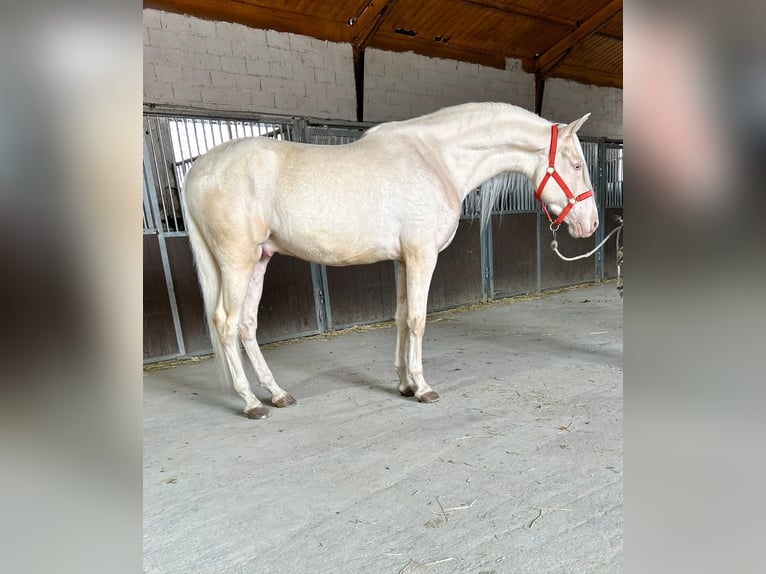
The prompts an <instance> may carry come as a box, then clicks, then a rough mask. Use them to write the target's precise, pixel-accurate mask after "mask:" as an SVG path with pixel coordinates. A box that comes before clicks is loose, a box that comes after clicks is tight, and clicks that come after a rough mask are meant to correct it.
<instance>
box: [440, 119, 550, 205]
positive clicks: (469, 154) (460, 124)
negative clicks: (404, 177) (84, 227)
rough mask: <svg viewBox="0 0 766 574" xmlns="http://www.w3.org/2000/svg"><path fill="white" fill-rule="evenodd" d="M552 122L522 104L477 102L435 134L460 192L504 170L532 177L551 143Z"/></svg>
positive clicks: (472, 187) (469, 190)
mask: <svg viewBox="0 0 766 574" xmlns="http://www.w3.org/2000/svg"><path fill="white" fill-rule="evenodd" d="M550 125H551V124H550V122H548V121H547V120H544V119H543V118H540V117H539V116H535V115H532V114H530V113H528V112H525V111H524V110H521V109H518V108H512V107H510V106H509V107H508V108H505V107H504V106H493V105H488V106H486V108H484V107H482V106H477V107H476V109H474V110H471V112H470V113H466V114H465V115H461V116H460V117H456V118H455V119H454V120H453V121H451V122H450V121H447V122H445V123H444V124H443V125H441V126H438V127H434V129H433V130H432V134H431V137H433V138H434V139H435V140H436V141H437V146H438V148H439V149H441V150H442V151H443V153H444V161H443V165H444V166H445V168H446V169H448V170H449V171H450V179H451V180H452V181H453V182H454V185H455V188H456V190H458V192H459V193H460V194H461V195H462V197H461V198H460V199H461V201H462V200H463V199H464V198H465V196H466V195H468V193H470V192H471V191H472V190H474V189H476V188H477V187H478V186H479V185H481V184H482V183H484V182H485V181H487V180H488V179H491V178H492V177H494V176H496V175H498V174H500V173H502V172H504V171H512V172H519V173H522V174H524V175H526V176H527V177H529V178H530V179H532V180H534V171H535V168H536V167H537V165H538V163H539V157H540V154H545V153H546V151H543V150H547V148H548V145H549V144H550Z"/></svg>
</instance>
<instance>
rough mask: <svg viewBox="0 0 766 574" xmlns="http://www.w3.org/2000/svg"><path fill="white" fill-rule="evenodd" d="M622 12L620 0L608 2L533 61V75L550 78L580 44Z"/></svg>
mask: <svg viewBox="0 0 766 574" xmlns="http://www.w3.org/2000/svg"><path fill="white" fill-rule="evenodd" d="M621 10H622V0H610V2H608V3H607V4H605V5H604V6H603V7H602V8H600V9H599V10H598V11H597V12H596V13H595V14H593V16H591V17H590V18H588V19H586V20H584V21H583V22H582V23H581V24H580V25H579V26H578V27H577V28H575V29H574V30H572V31H571V32H570V33H569V34H567V35H566V36H564V37H563V38H562V39H561V40H559V41H558V42H556V43H555V44H554V45H553V46H552V47H551V48H549V49H548V50H546V51H545V52H543V53H542V54H540V56H539V57H538V58H536V59H535V61H534V73H535V74H539V75H541V76H542V77H543V78H547V77H548V76H550V75H551V74H552V73H553V71H554V70H555V69H556V67H557V66H558V65H559V64H561V62H562V61H563V60H564V58H566V57H567V55H569V53H570V52H571V51H572V50H573V49H574V48H575V47H577V45H578V44H580V42H582V41H583V40H585V39H586V38H588V37H589V36H591V35H593V34H595V33H596V32H598V30H599V28H601V27H602V26H603V25H604V24H606V23H607V22H608V21H609V20H611V19H612V18H613V17H614V16H615V15H616V14H618V13H619V12H620V11H621Z"/></svg>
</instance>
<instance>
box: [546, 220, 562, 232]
mask: <svg viewBox="0 0 766 574" xmlns="http://www.w3.org/2000/svg"><path fill="white" fill-rule="evenodd" d="M559 227H561V224H560V223H556V222H555V221H551V224H550V226H549V227H548V229H550V230H551V231H553V233H556V232H557V231H558V230H559Z"/></svg>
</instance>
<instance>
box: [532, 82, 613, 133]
mask: <svg viewBox="0 0 766 574" xmlns="http://www.w3.org/2000/svg"><path fill="white" fill-rule="evenodd" d="M588 112H590V114H591V116H590V118H589V119H588V121H587V122H585V124H583V126H582V128H580V131H579V133H580V135H587V136H596V137H601V136H606V137H613V138H618V139H622V90H620V89H618V88H600V87H597V86H593V85H589V84H588V85H586V84H579V83H577V82H572V81H570V80H561V79H558V78H550V79H548V80H546V81H545V93H544V97H543V109H542V116H543V117H544V118H547V119H549V120H551V121H554V122H561V123H569V122H571V121H574V120H576V119H578V118H579V117H581V116H583V115H584V114H586V113H588Z"/></svg>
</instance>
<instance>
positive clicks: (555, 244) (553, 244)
mask: <svg viewBox="0 0 766 574" xmlns="http://www.w3.org/2000/svg"><path fill="white" fill-rule="evenodd" d="M621 229H622V223H620V225H618V226H617V227H615V228H614V229H612V231H610V232H609V235H607V236H606V237H604V239H603V240H602V241H601V243H599V244H598V245H596V246H595V247H594V248H593V249H591V250H590V251H588V252H587V253H583V254H582V255H577V256H575V257H567V256H566V255H562V254H561V252H560V251H559V242H558V241H556V231H555V230H554V229H553V228H551V231H553V241H551V249H553V252H554V253H555V254H556V255H558V256H559V257H560V258H561V259H563V260H564V261H577V260H578V259H585V258H586V257H590V256H591V255H593V254H594V253H595V252H596V251H598V250H599V249H601V246H602V245H604V243H606V242H607V241H608V240H609V238H610V237H611V236H612V235H614V234H615V233H617V232H618V231H620V230H621Z"/></svg>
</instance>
